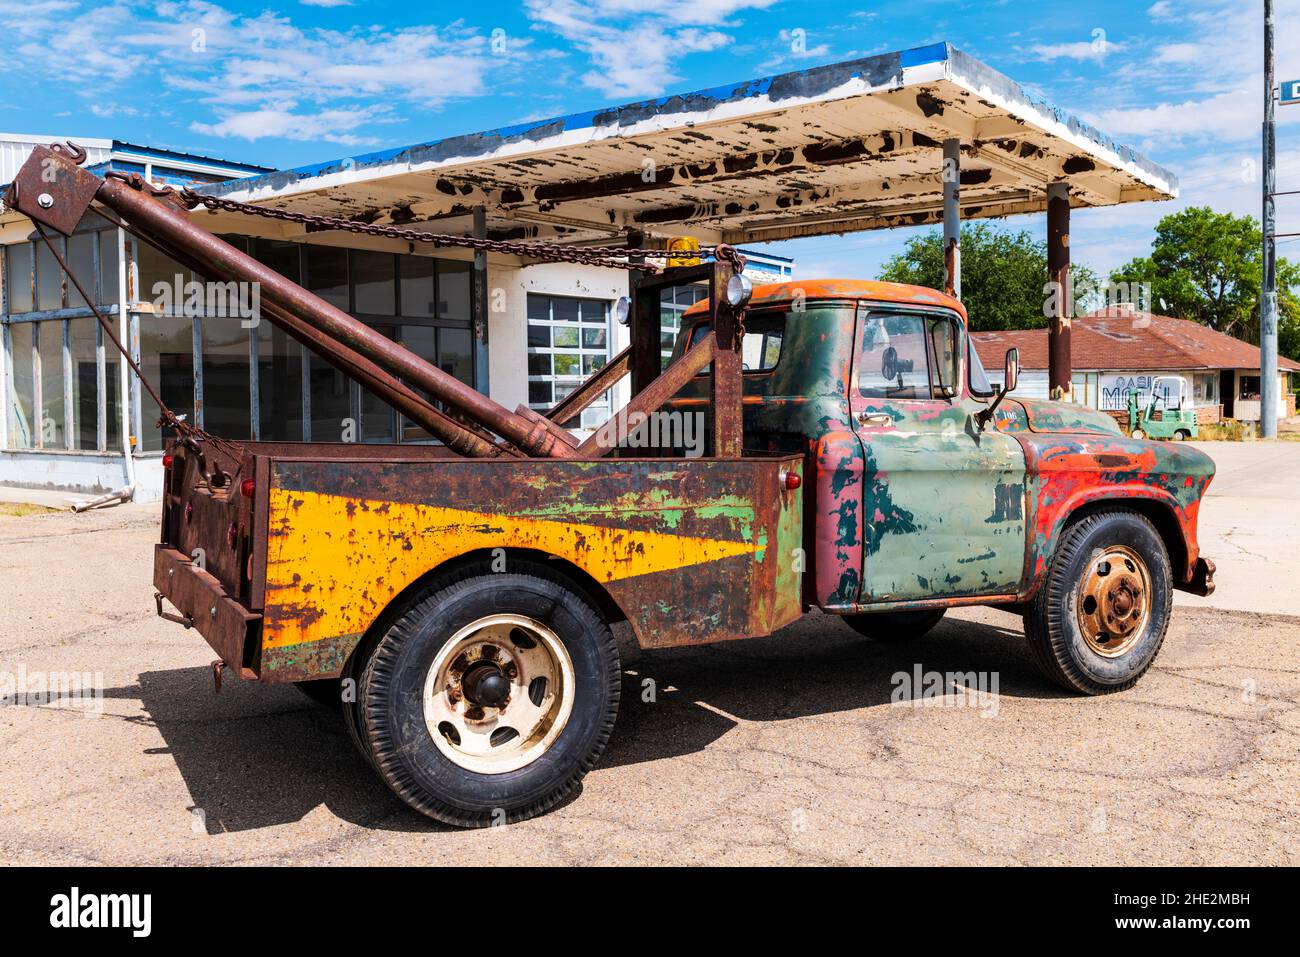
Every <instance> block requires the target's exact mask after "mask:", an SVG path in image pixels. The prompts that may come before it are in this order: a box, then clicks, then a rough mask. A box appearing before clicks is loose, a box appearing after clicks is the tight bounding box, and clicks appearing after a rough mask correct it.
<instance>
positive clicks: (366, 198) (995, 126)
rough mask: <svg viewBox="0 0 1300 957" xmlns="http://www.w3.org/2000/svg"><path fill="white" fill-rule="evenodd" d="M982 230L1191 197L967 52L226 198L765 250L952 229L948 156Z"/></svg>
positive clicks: (773, 81) (657, 105) (858, 69)
mask: <svg viewBox="0 0 1300 957" xmlns="http://www.w3.org/2000/svg"><path fill="white" fill-rule="evenodd" d="M945 139H959V140H960V142H961V144H962V150H963V156H962V167H963V168H962V171H961V183H962V198H961V199H962V206H963V215H964V216H965V217H967V218H978V217H990V216H1005V215H1008V214H1012V213H1027V212H1037V211H1041V210H1043V209H1045V208H1046V188H1047V185H1048V184H1049V183H1052V182H1067V183H1069V185H1070V187H1071V202H1072V204H1073V205H1075V206H1108V205H1114V204H1118V203H1128V202H1140V201H1144V200H1154V199H1169V198H1172V197H1175V196H1177V194H1178V186H1177V181H1176V179H1175V178H1174V176H1173V175H1172V174H1171V173H1170V172H1169V171H1168V170H1165V169H1163V168H1162V167H1160V166H1158V165H1156V164H1155V163H1153V162H1151V161H1150V160H1148V159H1146V158H1144V157H1143V156H1141V155H1139V154H1138V153H1137V152H1135V151H1134V150H1133V149H1131V148H1129V147H1127V146H1123V145H1121V144H1119V143H1117V142H1115V141H1114V140H1113V139H1111V138H1110V137H1109V136H1107V135H1105V134H1104V133H1101V132H1100V131H1098V130H1096V129H1094V128H1093V127H1091V126H1089V125H1088V124H1087V123H1085V122H1083V121H1082V120H1080V119H1079V118H1078V117H1075V116H1072V115H1071V114H1069V113H1067V112H1065V111H1064V110H1062V109H1060V108H1058V107H1056V106H1053V105H1052V104H1050V103H1047V102H1045V101H1043V100H1042V99H1041V98H1039V97H1037V96H1035V95H1033V94H1031V93H1030V92H1028V91H1027V90H1025V89H1024V88H1023V87H1021V86H1020V85H1019V84H1017V83H1016V82H1014V81H1013V80H1011V79H1010V78H1008V77H1006V76H1004V75H1003V74H1001V73H999V72H997V71H996V70H994V69H992V68H990V67H988V66H986V65H985V64H983V63H981V62H980V61H978V60H976V59H975V58H973V57H971V56H968V55H967V54H965V53H962V52H961V51H960V50H957V49H954V48H953V47H951V46H950V45H949V44H947V43H936V44H933V45H930V46H925V47H918V48H916V49H911V50H902V51H896V52H892V53H881V54H878V55H875V56H869V57H864V58H861V59H857V60H851V61H848V62H845V63H836V64H829V65H823V66H816V67H811V68H809V69H804V70H799V71H796V72H793V73H786V74H782V75H780V76H770V77H764V78H761V79H750V80H744V81H742V82H739V83H732V84H728V85H725V86H720V87H715V88H713V89H708V90H700V91H696V92H692V93H683V94H677V95H673V96H665V97H660V98H658V99H654V100H645V101H642V102H638V103H629V104H624V105H622V106H614V107H607V108H602V109H596V110H589V111H587V112H583V113H577V114H572V115H568V116H560V117H554V118H552V119H546V120H536V121H532V122H528V123H523V124H519V125H516V126H510V127H505V128H501V129H494V130H487V131H484V132H480V133H470V134H464V135H457V136H450V137H446V138H443V139H438V140H433V141H430V142H426V143H419V144H415V145H411V146H404V147H399V148H394V149H388V150H382V151H379V152H372V153H365V154H362V155H358V156H351V157H346V158H343V159H338V160H332V161H330V162H326V163H319V164H315V165H311V166H304V167H301V168H299V169H292V170H285V171H281V172H275V173H269V174H266V175H262V176H255V177H251V178H249V179H246V180H242V181H239V182H236V183H222V184H218V185H214V186H211V187H208V188H207V191H208V192H211V193H215V194H220V195H223V196H227V197H230V198H235V199H241V200H246V201H252V202H257V203H264V204H268V205H271V206H279V207H286V208H288V207H292V208H293V209H295V210H298V211H301V212H306V213H321V214H326V215H333V216H343V217H354V218H358V219H363V220H364V221H366V222H375V223H382V224H388V223H400V224H402V225H405V226H407V227H409V228H414V229H421V228H427V229H429V230H430V231H432V232H457V233H463V232H467V231H468V230H469V229H470V223H471V216H472V210H473V209H474V208H475V207H480V206H481V207H483V208H484V209H485V210H486V211H487V216H488V235H489V236H491V237H493V238H502V239H512V238H513V239H521V238H529V239H546V240H553V241H559V242H584V241H587V242H590V241H598V242H609V241H610V240H611V239H612V238H616V237H626V236H628V235H630V234H633V233H637V232H640V233H645V234H648V235H651V236H661V237H662V236H674V235H682V234H684V233H685V234H690V235H694V236H696V237H698V238H699V239H700V240H701V241H702V242H718V241H726V242H731V243H758V242H766V241H773V240H781V239H790V238H793V237H796V236H814V235H824V234H828V233H844V232H851V231H854V230H864V229H879V228H889V227H893V226H901V225H917V224H924V223H932V222H938V221H940V220H941V219H942V208H943V202H942V183H941V177H940V175H939V173H940V170H941V168H942V143H943V141H944V140H945Z"/></svg>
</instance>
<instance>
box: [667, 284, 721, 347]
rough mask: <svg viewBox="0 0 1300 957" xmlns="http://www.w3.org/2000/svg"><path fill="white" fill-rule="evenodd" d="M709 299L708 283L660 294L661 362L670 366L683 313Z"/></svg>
mask: <svg viewBox="0 0 1300 957" xmlns="http://www.w3.org/2000/svg"><path fill="white" fill-rule="evenodd" d="M708 298H709V287H708V284H707V283H702V282H697V283H693V284H691V285H689V286H669V287H667V288H666V289H663V290H662V291H661V292H660V294H659V346H660V356H661V362H662V363H663V364H664V365H667V364H668V360H669V359H670V358H671V357H672V354H673V346H674V345H675V344H676V342H677V333H678V332H680V331H681V328H682V313H684V312H685V311H686V310H687V309H689V308H690V307H691V306H693V305H695V304H696V303H697V302H699V301H700V300H701V299H708Z"/></svg>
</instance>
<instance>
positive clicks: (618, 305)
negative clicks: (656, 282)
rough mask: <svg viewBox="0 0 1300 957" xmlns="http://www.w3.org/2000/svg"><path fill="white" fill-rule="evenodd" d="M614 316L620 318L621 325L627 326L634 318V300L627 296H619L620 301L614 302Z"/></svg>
mask: <svg viewBox="0 0 1300 957" xmlns="http://www.w3.org/2000/svg"><path fill="white" fill-rule="evenodd" d="M614 318H615V319H617V320H618V324H619V325H620V326H626V325H627V324H628V320H630V319H631V318H632V300H631V299H629V298H627V296H619V297H618V301H617V302H615V303H614Z"/></svg>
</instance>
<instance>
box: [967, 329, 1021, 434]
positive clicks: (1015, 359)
mask: <svg viewBox="0 0 1300 957" xmlns="http://www.w3.org/2000/svg"><path fill="white" fill-rule="evenodd" d="M1019 381H1020V350H1019V349H1008V350H1007V357H1006V360H1005V361H1004V362H1003V365H1002V389H1001V390H1000V391H999V392H998V394H997V395H995V396H994V397H993V401H992V402H990V403H989V406H988V408H986V409H980V410H979V411H978V412H976V413H975V423H976V424H977V425H978V426H979V427H980V428H981V429H982V428H984V426H986V425H988V423H989V419H991V418H993V413H994V412H996V411H997V408H998V405H999V403H1001V402H1002V400H1003V399H1005V398H1006V395H1007V393H1008V392H1013V391H1015V388H1016V384H1017V383H1018V382H1019Z"/></svg>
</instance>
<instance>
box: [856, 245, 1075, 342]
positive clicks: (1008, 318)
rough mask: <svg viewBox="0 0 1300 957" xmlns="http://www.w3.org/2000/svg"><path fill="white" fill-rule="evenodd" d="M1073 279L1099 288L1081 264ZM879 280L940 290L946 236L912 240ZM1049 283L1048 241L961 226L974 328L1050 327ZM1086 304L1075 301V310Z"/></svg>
mask: <svg viewBox="0 0 1300 957" xmlns="http://www.w3.org/2000/svg"><path fill="white" fill-rule="evenodd" d="M1071 276H1072V277H1073V282H1074V285H1075V288H1076V289H1083V288H1085V287H1087V288H1094V287H1096V285H1097V281H1096V274H1095V273H1094V272H1093V271H1092V270H1091V269H1089V268H1088V267H1087V266H1084V265H1082V264H1079V263H1073V264H1071ZM880 278H881V279H884V280H887V281H889V282H907V283H912V284H914V285H917V286H929V287H930V288H932V289H942V288H943V234H942V233H941V232H938V231H934V232H929V233H926V234H924V235H922V236H915V237H913V238H912V239H909V240H908V241H907V245H906V246H905V247H904V249H903V251H902V252H901V253H899V254H898V255H896V256H894V257H893V258H892V259H890V260H889V261H888V262H887V263H885V266H884V268H883V269H882V270H881V273H880ZM1046 284H1047V243H1046V242H1043V241H1039V240H1036V239H1034V237H1033V236H1032V235H1030V234H1029V233H1028V232H1026V231H1024V230H1022V231H1020V232H1012V231H1011V230H1008V229H1002V228H999V227H997V226H995V225H994V224H992V223H989V222H978V223H966V224H963V225H962V228H961V298H962V302H963V303H964V304H965V306H966V311H967V313H968V314H969V316H970V327H971V329H974V330H980V331H983V330H996V329H1037V328H1041V327H1043V326H1046V325H1047V317H1046V316H1045V315H1044V313H1043V307H1044V301H1045V300H1046V298H1047V296H1046V292H1045V290H1044V286H1045V285H1046ZM1082 305H1083V304H1082V303H1079V302H1076V303H1075V311H1076V312H1078V311H1080V307H1081V306H1082Z"/></svg>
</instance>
